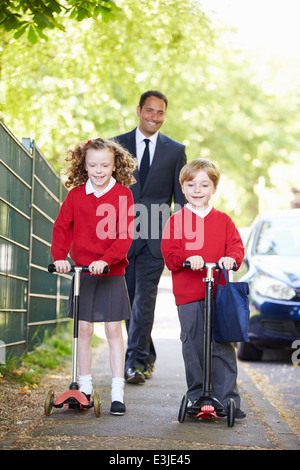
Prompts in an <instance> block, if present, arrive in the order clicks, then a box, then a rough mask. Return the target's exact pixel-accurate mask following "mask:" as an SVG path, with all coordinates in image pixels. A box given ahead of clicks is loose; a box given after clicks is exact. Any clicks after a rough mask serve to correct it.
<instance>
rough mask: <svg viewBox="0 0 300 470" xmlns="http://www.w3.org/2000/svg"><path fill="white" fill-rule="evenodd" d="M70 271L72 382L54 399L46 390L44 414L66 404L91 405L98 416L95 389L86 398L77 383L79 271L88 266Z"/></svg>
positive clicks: (52, 394) (85, 406) (51, 270)
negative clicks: (72, 324)
mask: <svg viewBox="0 0 300 470" xmlns="http://www.w3.org/2000/svg"><path fill="white" fill-rule="evenodd" d="M48 271H49V272H50V273H54V272H56V267H55V265H54V264H49V266H48ZM71 272H74V302H73V321H74V327H73V357H72V382H71V384H70V386H69V390H67V391H65V392H63V393H62V394H61V395H59V396H58V397H57V398H56V399H55V396H54V391H53V390H52V389H50V390H48V393H47V395H46V399H45V405H44V409H45V415H46V416H50V414H51V413H52V411H53V408H62V407H63V406H68V407H69V409H88V408H92V407H93V408H94V412H95V415H96V417H97V418H99V417H100V415H101V403H100V400H99V394H98V392H97V390H94V391H93V393H92V395H91V397H90V399H88V397H87V396H86V395H85V394H84V393H83V392H80V391H79V387H78V383H77V355H78V325H79V289H80V273H81V272H89V268H88V266H72V267H71ZM108 272H109V268H108V266H106V267H105V268H104V271H103V274H107V273H108Z"/></svg>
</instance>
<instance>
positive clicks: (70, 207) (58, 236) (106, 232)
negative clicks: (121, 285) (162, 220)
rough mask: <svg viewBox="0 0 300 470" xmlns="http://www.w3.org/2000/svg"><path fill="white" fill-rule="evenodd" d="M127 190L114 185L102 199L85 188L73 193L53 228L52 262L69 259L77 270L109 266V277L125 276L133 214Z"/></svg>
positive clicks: (69, 195)
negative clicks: (92, 265) (102, 263)
mask: <svg viewBox="0 0 300 470" xmlns="http://www.w3.org/2000/svg"><path fill="white" fill-rule="evenodd" d="M131 206H133V197H132V193H131V191H130V189H128V188H126V187H125V186H122V185H121V184H118V183H115V185H114V186H113V187H112V188H111V189H110V190H109V191H108V192H107V193H106V194H104V195H103V196H101V197H99V198H97V197H96V196H95V195H94V194H89V195H87V194H86V191H85V184H84V185H82V186H79V187H77V188H74V189H72V190H71V191H69V193H68V194H67V197H66V199H65V201H64V202H63V204H62V206H61V209H60V211H59V214H58V216H57V219H56V221H55V223H54V226H53V235H52V245H51V253H52V256H53V260H54V261H57V260H62V259H66V258H67V256H68V254H69V253H70V257H71V258H72V260H73V261H74V263H75V265H76V266H85V265H86V266H88V265H89V264H90V263H91V262H92V261H99V260H103V261H106V262H107V263H108V266H109V269H110V272H109V276H120V275H124V273H125V267H126V266H127V264H128V260H127V257H126V256H127V252H128V250H129V248H130V245H131V242H132V238H133V219H134V211H133V210H132V209H130V207H131Z"/></svg>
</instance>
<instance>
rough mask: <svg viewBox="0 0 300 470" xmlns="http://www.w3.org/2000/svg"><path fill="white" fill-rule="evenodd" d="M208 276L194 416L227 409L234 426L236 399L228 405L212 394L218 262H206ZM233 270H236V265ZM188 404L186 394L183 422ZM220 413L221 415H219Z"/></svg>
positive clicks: (208, 415)
mask: <svg viewBox="0 0 300 470" xmlns="http://www.w3.org/2000/svg"><path fill="white" fill-rule="evenodd" d="M183 267H184V268H186V269H190V267H191V265H190V262H189V261H185V262H184V263H183ZM203 268H206V269H207V277H206V278H204V279H203V281H204V282H205V284H206V285H205V306H204V351H203V352H204V355H203V394H202V396H201V397H200V398H198V400H197V402H196V403H194V405H193V407H192V408H191V413H192V417H193V418H195V419H200V418H202V419H210V418H219V417H220V416H219V415H221V414H222V412H223V413H224V409H226V414H227V425H228V426H229V427H232V426H233V425H234V421H235V401H234V399H233V398H230V399H229V400H228V402H227V404H226V407H225V406H224V405H223V404H222V403H221V402H220V401H219V400H217V398H215V397H213V396H212V388H211V364H212V314H213V283H214V278H213V270H214V269H220V268H219V265H218V263H205V264H204V267H203ZM233 270H236V266H234V268H233ZM187 405H188V397H187V395H184V397H183V398H182V401H181V405H180V409H179V414H178V421H179V422H180V423H183V421H184V419H185V416H186V412H187ZM218 413H219V415H218Z"/></svg>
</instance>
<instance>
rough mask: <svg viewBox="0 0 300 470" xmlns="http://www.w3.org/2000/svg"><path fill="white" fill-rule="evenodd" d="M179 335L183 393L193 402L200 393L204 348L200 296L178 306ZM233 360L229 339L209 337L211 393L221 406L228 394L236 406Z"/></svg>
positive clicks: (234, 365)
mask: <svg viewBox="0 0 300 470" xmlns="http://www.w3.org/2000/svg"><path fill="white" fill-rule="evenodd" d="M178 315H179V321H180V325H181V333H180V339H181V341H182V355H183V360H184V365H185V374H186V382H187V386H188V391H187V396H188V397H189V399H190V400H191V401H192V402H193V401H195V400H196V399H198V398H199V397H200V396H201V395H202V389H203V385H202V383H203V349H204V300H200V301H198V302H191V303H189V304H186V305H179V306H178ZM236 382H237V361H236V354H235V348H234V344H233V343H217V342H216V341H214V339H213V340H212V370H211V385H212V396H213V397H215V398H217V399H218V400H219V401H220V402H221V403H222V404H223V405H224V406H225V407H226V404H227V401H228V399H229V398H233V399H234V400H235V404H236V407H237V408H239V407H240V396H239V392H238V388H237V383H236Z"/></svg>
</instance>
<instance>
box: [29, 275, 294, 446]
mask: <svg viewBox="0 0 300 470" xmlns="http://www.w3.org/2000/svg"><path fill="white" fill-rule="evenodd" d="M100 330H101V327H100V328H99V330H98V331H100ZM100 334H101V336H102V332H101V331H100ZM153 338H154V342H155V346H156V349H157V357H158V358H157V363H156V369H155V372H154V374H153V377H152V379H150V380H147V381H146V383H145V384H143V385H126V387H125V399H126V407H127V413H126V414H125V415H124V416H121V417H119V416H112V415H110V413H109V408H110V383H111V374H110V368H109V362H108V348H107V346H104V347H102V348H101V349H100V350H99V352H98V353H97V354H96V355H95V357H94V361H93V380H94V385H95V388H97V390H98V391H99V393H100V397H101V402H102V406H101V409H102V414H101V416H100V418H96V417H95V415H94V411H93V409H91V410H89V411H86V412H78V411H74V410H68V409H62V410H59V409H54V410H53V413H52V414H51V416H49V417H46V416H43V417H42V418H41V421H40V425H39V426H38V428H35V430H34V432H33V434H32V439H33V440H34V442H35V445H37V444H38V443H40V448H44V449H47V440H48V439H49V441H51V442H53V440H55V441H56V443H57V447H58V448H59V449H71V450H77V449H90V450H96V449H98V450H111V451H112V450H117V451H122V450H130V451H131V453H132V455H134V451H138V450H155V451H162V450H174V451H175V450H176V451H194V450H217V449H218V450H227V449H228V450H229V449H230V450H243V449H249V450H282V449H290V450H297V449H300V441H299V439H298V438H297V437H296V435H295V434H294V433H293V432H292V431H291V429H290V428H289V426H288V425H287V424H286V422H285V421H284V420H283V418H282V417H281V416H280V415H279V414H278V412H277V411H276V410H275V409H274V408H273V407H272V406H271V405H270V403H269V402H268V401H267V400H266V399H265V397H264V396H263V395H262V394H261V392H260V391H259V390H258V389H257V387H256V386H255V385H254V383H253V382H252V380H251V379H250V377H249V376H248V375H247V373H246V371H245V369H244V368H243V366H242V365H241V364H239V389H240V392H241V397H242V404H241V407H242V409H243V410H244V411H245V412H246V413H247V417H246V419H243V420H236V421H235V425H234V427H233V428H229V427H228V426H227V422H226V419H219V420H209V421H205V422H204V421H194V420H192V419H190V418H188V417H186V419H185V421H184V422H183V423H179V422H178V419H177V417H178V411H179V407H180V403H181V399H182V397H183V395H184V394H185V392H186V388H185V387H186V386H185V375H184V366H183V360H182V356H181V343H180V340H179V323H178V318H177V311H176V307H175V303H174V299H173V295H172V292H171V278H170V277H169V276H163V277H162V280H161V282H160V286H159V295H158V299H157V308H156V319H155V326H154V330H153ZM56 395H57V394H56ZM28 448H29V449H30V446H29V447H28ZM119 455H121V454H119Z"/></svg>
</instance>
